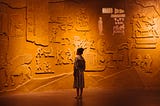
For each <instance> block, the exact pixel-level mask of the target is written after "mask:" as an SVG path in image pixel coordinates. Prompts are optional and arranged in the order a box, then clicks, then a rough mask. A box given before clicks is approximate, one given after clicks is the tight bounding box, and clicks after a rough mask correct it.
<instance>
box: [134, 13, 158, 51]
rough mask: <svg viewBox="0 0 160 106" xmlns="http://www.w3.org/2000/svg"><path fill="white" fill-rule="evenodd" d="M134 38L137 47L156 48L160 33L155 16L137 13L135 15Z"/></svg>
mask: <svg viewBox="0 0 160 106" xmlns="http://www.w3.org/2000/svg"><path fill="white" fill-rule="evenodd" d="M132 24H133V26H132V27H133V32H132V35H133V38H134V39H135V42H136V48H137V49H155V48H156V44H157V38H159V34H158V32H157V31H156V29H155V28H154V26H155V25H156V23H155V22H154V17H148V16H142V15H140V14H137V16H135V17H133V20H132Z"/></svg>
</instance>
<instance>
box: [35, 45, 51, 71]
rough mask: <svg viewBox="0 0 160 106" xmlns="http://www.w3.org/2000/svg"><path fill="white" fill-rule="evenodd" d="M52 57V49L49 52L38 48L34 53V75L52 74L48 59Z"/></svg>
mask: <svg viewBox="0 0 160 106" xmlns="http://www.w3.org/2000/svg"><path fill="white" fill-rule="evenodd" d="M50 57H54V54H53V48H52V47H51V48H50V49H49V50H46V49H44V48H38V49H37V53H36V74H48V73H54V72H53V71H52V69H51V64H50V63H49V61H48V58H50Z"/></svg>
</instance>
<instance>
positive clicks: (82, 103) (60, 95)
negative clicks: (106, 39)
mask: <svg viewBox="0 0 160 106" xmlns="http://www.w3.org/2000/svg"><path fill="white" fill-rule="evenodd" d="M75 94H76V92H75V90H73V89H70V90H56V91H48V92H41V93H29V94H14V95H7V94H5V95H1V96H0V106H160V91H157V90H156V91H153V90H152V91H151V90H104V89H98V88H95V89H84V94H83V98H82V99H81V100H77V99H75V98H74V96H75Z"/></svg>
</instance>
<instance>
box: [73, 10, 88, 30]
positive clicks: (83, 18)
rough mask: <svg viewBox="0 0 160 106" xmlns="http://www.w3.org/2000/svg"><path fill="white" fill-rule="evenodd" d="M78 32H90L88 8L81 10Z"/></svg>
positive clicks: (78, 18) (78, 19) (77, 26)
mask: <svg viewBox="0 0 160 106" xmlns="http://www.w3.org/2000/svg"><path fill="white" fill-rule="evenodd" d="M76 30H77V31H89V16H88V15H87V10H86V8H81V9H80V11H79V14H78V15H77V20H76Z"/></svg>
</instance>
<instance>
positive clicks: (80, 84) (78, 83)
mask: <svg viewBox="0 0 160 106" xmlns="http://www.w3.org/2000/svg"><path fill="white" fill-rule="evenodd" d="M85 67H86V66H85V60H84V58H83V57H82V56H81V55H76V57H75V61H74V73H73V75H74V84H73V88H84V71H85Z"/></svg>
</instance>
